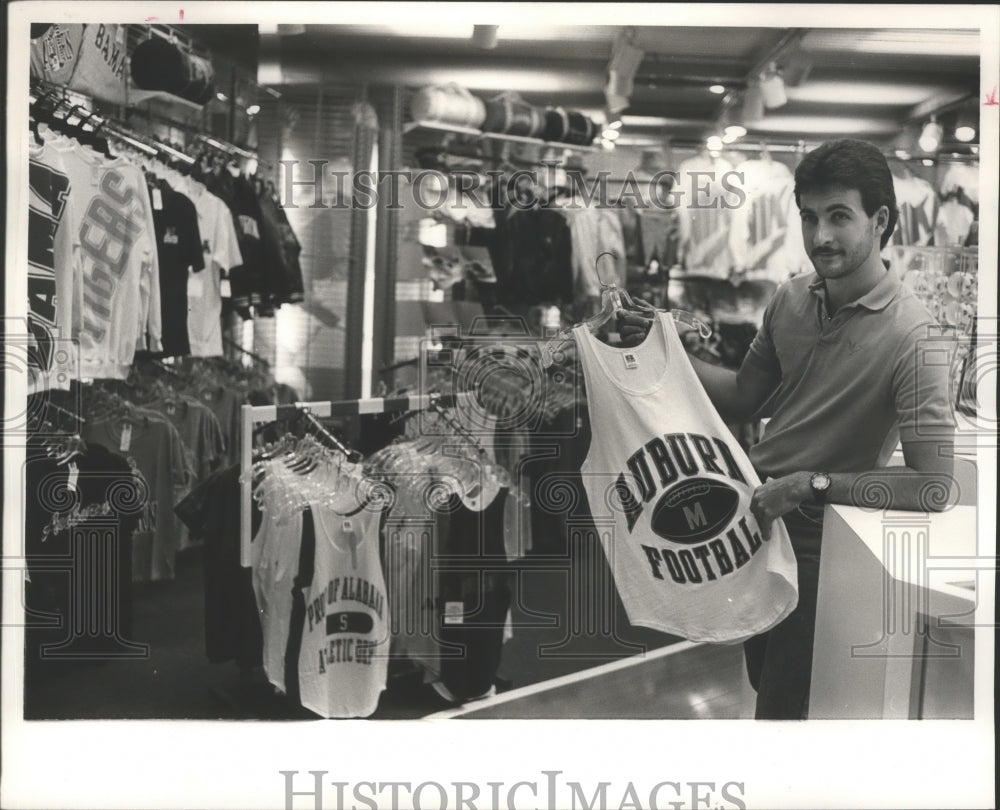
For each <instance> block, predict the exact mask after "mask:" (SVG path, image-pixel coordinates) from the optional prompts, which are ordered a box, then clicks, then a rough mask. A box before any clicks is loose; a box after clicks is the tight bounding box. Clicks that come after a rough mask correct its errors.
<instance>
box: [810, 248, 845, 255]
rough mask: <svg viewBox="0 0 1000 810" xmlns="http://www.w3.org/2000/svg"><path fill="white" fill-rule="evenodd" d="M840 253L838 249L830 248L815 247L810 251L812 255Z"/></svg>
mask: <svg viewBox="0 0 1000 810" xmlns="http://www.w3.org/2000/svg"><path fill="white" fill-rule="evenodd" d="M838 253H840V251H839V250H830V249H829V248H817V249H816V250H814V251H813V252H812V255H813V256H836V255H837V254H838Z"/></svg>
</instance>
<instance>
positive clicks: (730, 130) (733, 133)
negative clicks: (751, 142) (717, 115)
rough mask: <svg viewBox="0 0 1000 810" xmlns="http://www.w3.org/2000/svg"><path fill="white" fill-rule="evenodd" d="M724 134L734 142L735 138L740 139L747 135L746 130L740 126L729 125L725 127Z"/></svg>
mask: <svg viewBox="0 0 1000 810" xmlns="http://www.w3.org/2000/svg"><path fill="white" fill-rule="evenodd" d="M725 134H726V135H727V136H729V137H731V138H732V139H733V140H736V139H737V138H742V137H743V136H744V135H746V134H747V128H746V127H743V126H740V125H739V124H731V125H729V126H728V127H726V129H725Z"/></svg>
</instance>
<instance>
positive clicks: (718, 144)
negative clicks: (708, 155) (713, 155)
mask: <svg viewBox="0 0 1000 810" xmlns="http://www.w3.org/2000/svg"><path fill="white" fill-rule="evenodd" d="M705 146H707V147H708V148H709V149H711V150H719V149H722V146H723V143H722V138H720V137H719V136H718V135H712V136H710V137H709V138H708V139H707V140H706V141H705Z"/></svg>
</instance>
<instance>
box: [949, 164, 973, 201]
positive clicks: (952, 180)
mask: <svg viewBox="0 0 1000 810" xmlns="http://www.w3.org/2000/svg"><path fill="white" fill-rule="evenodd" d="M953 191H961V192H962V193H963V194H964V195H965V196H966V197H968V198H969V200H970V202H972V204H973V205H979V164H978V163H973V164H964V163H956V164H955V165H953V166H952V167H951V168H950V169H948V173H947V174H945V176H944V180H942V181H941V195H942V196H947V195H948V194H951V193H952V192H953Z"/></svg>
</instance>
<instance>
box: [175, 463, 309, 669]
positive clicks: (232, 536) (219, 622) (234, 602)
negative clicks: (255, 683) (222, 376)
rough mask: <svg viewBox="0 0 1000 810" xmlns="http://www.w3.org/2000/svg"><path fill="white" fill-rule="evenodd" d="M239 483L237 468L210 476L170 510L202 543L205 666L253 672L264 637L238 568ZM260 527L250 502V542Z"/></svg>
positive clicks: (246, 573) (248, 577)
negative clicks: (225, 665)
mask: <svg viewBox="0 0 1000 810" xmlns="http://www.w3.org/2000/svg"><path fill="white" fill-rule="evenodd" d="M239 478H240V468H239V465H234V466H232V467H229V468H227V469H224V470H219V471H217V472H215V473H212V475H210V476H209V477H208V478H207V479H205V481H203V482H202V483H201V484H199V485H198V486H197V487H195V488H194V489H193V490H192V491H191V492H190V493H189V494H188V496H187V497H186V498H184V500H182V501H181V502H180V503H179V504H177V506H175V507H174V513H175V514H176V515H177V516H178V517H179V518H180V519H181V520H182V521H183V522H184V524H185V525H186V526H187V527H188V529H189V530H190V531H191V536H192V537H194V538H201V539H202V540H203V548H204V554H205V652H206V654H207V655H208V660H209V661H211V662H212V663H222V662H223V661H236V663H237V664H238V665H239V666H241V667H252V666H258V665H260V664H261V662H262V661H263V637H262V634H261V626H260V617H259V614H258V612H257V599H256V596H255V595H254V591H253V579H252V570H251V569H250V568H243V567H242V566H241V565H240V480H239ZM260 521H261V513H260V510H259V509H258V508H257V504H256V502H254V503H253V510H252V515H251V536H253V535H255V534H256V533H257V529H258V528H259V527H260ZM289 587H291V585H289Z"/></svg>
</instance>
